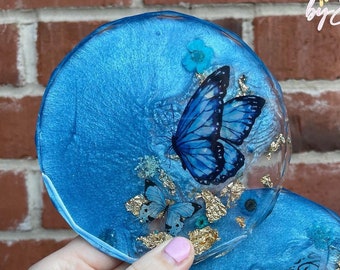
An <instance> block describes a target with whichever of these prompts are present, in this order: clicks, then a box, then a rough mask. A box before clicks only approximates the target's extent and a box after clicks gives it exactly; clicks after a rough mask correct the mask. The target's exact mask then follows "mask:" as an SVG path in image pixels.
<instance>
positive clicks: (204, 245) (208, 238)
mask: <svg viewBox="0 0 340 270" xmlns="http://www.w3.org/2000/svg"><path fill="white" fill-rule="evenodd" d="M189 239H190V241H191V242H192V244H193V246H194V250H195V255H199V254H202V253H203V252H204V251H207V250H208V249H210V248H211V247H212V245H213V244H215V242H216V241H218V240H220V238H219V235H218V231H217V230H215V229H212V228H211V227H210V226H207V227H204V228H203V229H196V230H194V231H191V232H189Z"/></svg>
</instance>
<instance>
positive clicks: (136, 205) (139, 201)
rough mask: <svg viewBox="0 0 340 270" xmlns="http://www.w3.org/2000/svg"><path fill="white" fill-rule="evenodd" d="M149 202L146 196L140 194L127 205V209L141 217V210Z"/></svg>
mask: <svg viewBox="0 0 340 270" xmlns="http://www.w3.org/2000/svg"><path fill="white" fill-rule="evenodd" d="M147 201H148V200H147V199H145V197H144V195H142V194H139V195H137V196H135V197H133V198H132V199H130V200H128V201H127V202H126V203H125V208H126V210H127V211H129V212H131V213H132V214H133V215H135V216H139V211H140V208H141V207H142V205H143V204H144V203H146V202H147Z"/></svg>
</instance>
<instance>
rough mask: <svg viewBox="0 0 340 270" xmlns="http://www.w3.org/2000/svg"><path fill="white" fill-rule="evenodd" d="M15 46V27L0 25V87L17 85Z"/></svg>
mask: <svg viewBox="0 0 340 270" xmlns="http://www.w3.org/2000/svg"><path fill="white" fill-rule="evenodd" d="M17 44H18V29H17V27H16V25H15V24H5V25H0V59H1V60H0V85H1V84H12V85H18V84H19V73H18V69H17V47H18V46H17Z"/></svg>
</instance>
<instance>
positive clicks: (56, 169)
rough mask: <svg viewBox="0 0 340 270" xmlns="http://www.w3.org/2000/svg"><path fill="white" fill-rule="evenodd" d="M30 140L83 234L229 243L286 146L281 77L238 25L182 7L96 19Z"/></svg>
mask: <svg viewBox="0 0 340 270" xmlns="http://www.w3.org/2000/svg"><path fill="white" fill-rule="evenodd" d="M36 143H37V152H38V158H39V162H40V166H41V170H42V173H43V179H44V182H45V184H46V187H47V190H48V192H49V194H50V197H51V199H52V201H53V202H54V204H55V206H56V207H57V209H58V210H59V212H60V213H61V214H62V216H63V217H64V218H65V219H66V221H67V222H68V223H69V224H70V225H71V227H72V228H73V229H74V230H75V231H76V232H77V233H79V234H80V235H81V236H82V237H83V238H85V239H86V240H87V241H89V242H90V243H91V244H92V245H94V246H95V247H97V248H99V249H100V250H102V251H104V252H105V253H107V254H109V255H112V256H115V257H117V258H120V259H122V260H125V261H127V262H132V261H134V260H136V259H137V258H139V257H140V256H142V255H143V254H144V253H145V252H147V251H148V250H150V249H151V248H153V247H154V246H155V245H157V244H159V243H161V242H163V241H164V240H166V239H168V238H170V237H173V236H176V235H180V236H184V237H187V238H189V239H190V240H191V241H192V242H193V244H194V246H195V252H196V261H197V262H198V261H201V260H204V259H206V258H209V257H211V256H217V255H221V254H225V253H227V252H228V251H229V250H231V249H232V248H233V247H234V246H235V245H236V244H237V243H239V242H240V241H241V240H242V239H244V238H245V237H246V236H247V234H248V233H249V232H250V231H251V230H252V229H253V228H254V226H256V225H257V224H259V223H260V222H261V221H262V220H264V219H265V218H266V216H267V215H268V214H269V213H270V211H271V210H272V208H273V206H274V204H275V201H276V198H277V195H278V192H279V190H280V187H281V183H282V180H283V174H284V171H285V167H286V165H287V163H288V159H289V153H290V152H289V148H290V141H289V130H288V122H287V115H286V110H285V107H284V104H283V97H282V93H281V90H280V87H279V85H278V83H277V82H276V81H275V79H273V77H272V75H271V74H270V73H269V72H268V70H267V69H266V68H265V66H264V65H263V63H262V62H261V61H260V60H259V59H258V58H257V56H256V55H255V54H254V53H253V52H252V51H251V49H249V48H248V47H247V45H246V44H245V43H244V42H243V41H242V40H240V38H239V37H237V36H236V35H235V34H233V33H231V32H229V31H227V30H224V29H222V28H220V27H219V26H216V25H214V24H211V23H209V22H206V21H202V20H200V19H197V18H194V17H190V16H187V15H183V14H179V13H175V12H155V13H147V14H143V15H138V16H134V17H129V18H124V19H121V20H118V21H115V22H111V23H108V24H105V25H103V26H101V27H99V28H98V29H97V30H95V31H94V32H93V33H92V34H90V35H89V36H88V37H86V38H85V39H84V40H83V41H82V42H81V43H80V44H79V45H78V46H77V47H76V48H75V49H74V50H73V51H71V52H70V53H69V54H68V55H67V56H66V57H65V59H64V60H63V61H62V62H61V63H60V65H59V66H58V67H57V68H56V70H55V71H54V73H53V75H52V77H51V79H50V82H49V84H48V86H47V89H46V92H45V95H44V98H43V102H42V105H41V110H40V113H39V118H38V123H37V132H36Z"/></svg>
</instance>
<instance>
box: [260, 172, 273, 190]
mask: <svg viewBox="0 0 340 270" xmlns="http://www.w3.org/2000/svg"><path fill="white" fill-rule="evenodd" d="M260 181H261V183H262V184H263V185H264V186H265V187H269V188H272V187H273V181H272V180H271V179H270V176H269V174H267V175H265V176H263V177H262V178H261V179H260Z"/></svg>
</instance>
